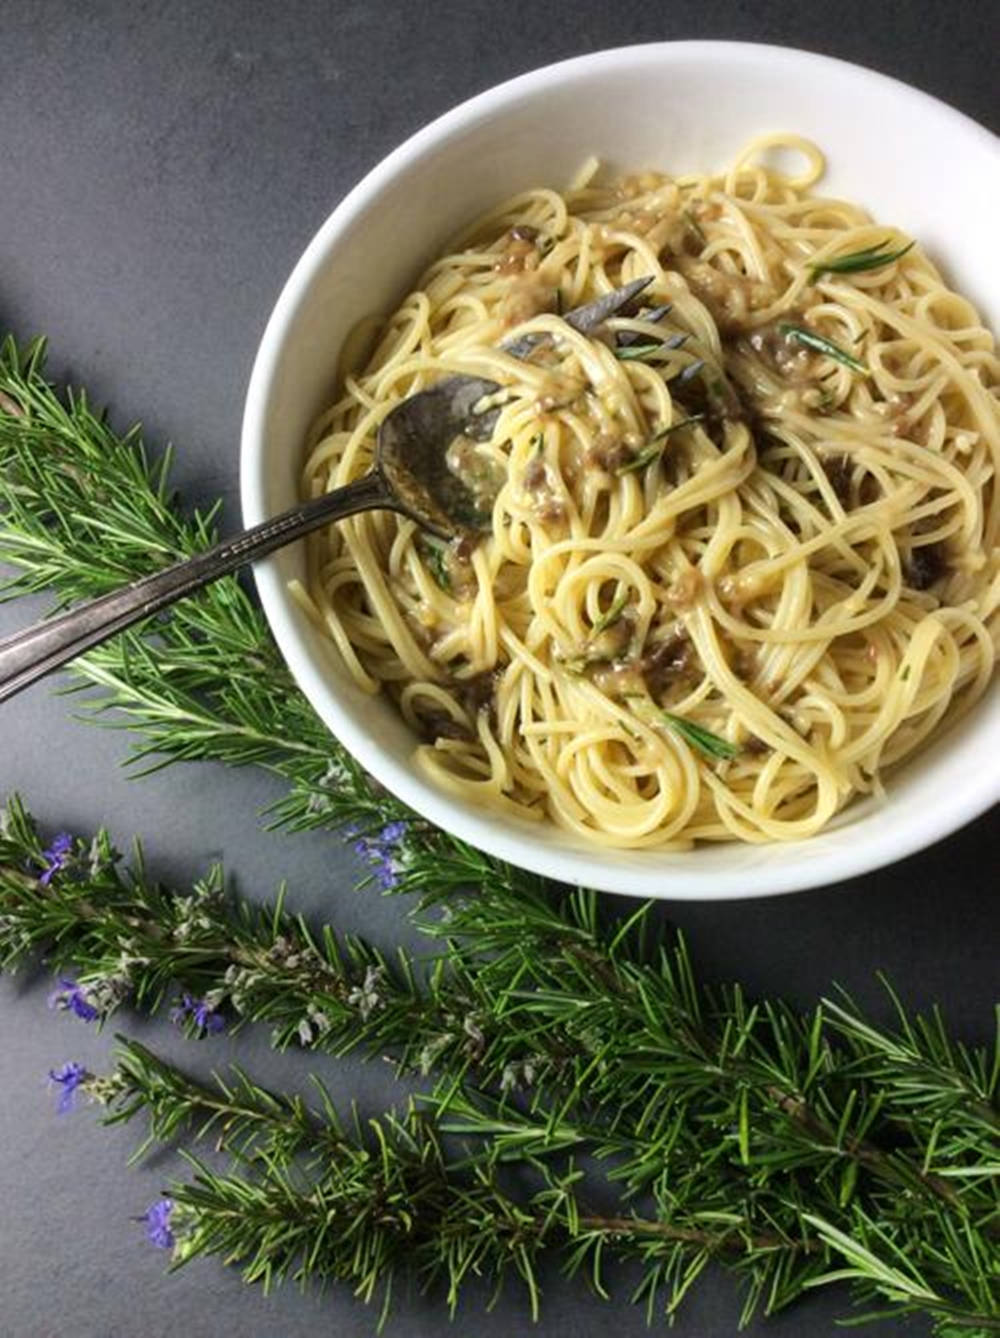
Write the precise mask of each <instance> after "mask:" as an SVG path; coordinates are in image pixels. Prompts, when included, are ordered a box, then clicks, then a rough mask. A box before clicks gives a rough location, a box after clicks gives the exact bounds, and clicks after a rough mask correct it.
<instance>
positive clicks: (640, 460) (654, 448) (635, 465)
mask: <svg viewBox="0 0 1000 1338" xmlns="http://www.w3.org/2000/svg"><path fill="white" fill-rule="evenodd" d="M704 417H705V415H704V414H703V413H696V414H692V415H691V417H690V418H682V419H681V420H680V421H679V422H677V423H671V424H670V426H669V427H664V428H661V429H660V431H659V432H657V433H656V435H655V436H653V437H650V439H649V441H648V442H647V444H646V445H645V446H644V447H643V448H642V450H641V451H640V452H639V454H638V455H637V456H635V458H634V459H632V460H629V461H628V463H627V464H624V465H619V466H618V468H617V469H616V470H615V473H616V474H633V473H635V471H636V470H638V469H645V468H646V466H647V465H648V464H651V463H652V462H653V461H654V460H656V459H658V458H659V456H661V455H662V454H663V443H664V441H665V440H666V438H667V437H669V436H670V434H671V433H672V432H677V431H678V430H679V429H680V428H682V427H690V425H691V424H692V423H700V422H701V420H702V419H703V418H704Z"/></svg>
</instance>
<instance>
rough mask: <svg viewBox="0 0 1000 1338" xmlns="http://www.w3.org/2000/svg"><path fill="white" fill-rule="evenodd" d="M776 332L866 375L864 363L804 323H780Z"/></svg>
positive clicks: (866, 369)
mask: <svg viewBox="0 0 1000 1338" xmlns="http://www.w3.org/2000/svg"><path fill="white" fill-rule="evenodd" d="M778 333H779V334H783V335H784V336H785V338H786V339H791V340H792V341H793V342H794V343H796V344H801V345H802V346H803V347H804V348H809V349H812V350H813V352H815V353H824V354H825V355H826V356H827V357H828V358H832V359H833V360H834V362H839V363H843V365H844V366H845V367H850V369H851V371H852V372H858V373H860V374H861V375H862V376H868V375H869V370H868V368H867V367H866V366H865V364H864V363H863V362H861V361H859V359H857V358H855V357H854V356H853V354H850V353H848V352H847V351H846V349H842V348H841V347H840V345H839V344H835V343H834V342H833V340H832V339H827V337H826V336H825V335H821V334H818V333H817V331H815V330H808V329H806V327H805V326H804V325H789V324H786V323H782V324H781V325H779V326H778Z"/></svg>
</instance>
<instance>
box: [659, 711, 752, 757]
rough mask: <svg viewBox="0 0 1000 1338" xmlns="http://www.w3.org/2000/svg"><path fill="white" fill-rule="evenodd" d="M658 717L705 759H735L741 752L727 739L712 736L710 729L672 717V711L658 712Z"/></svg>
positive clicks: (715, 735)
mask: <svg viewBox="0 0 1000 1338" xmlns="http://www.w3.org/2000/svg"><path fill="white" fill-rule="evenodd" d="M660 715H661V716H662V717H663V719H664V720H665V721H666V722H667V724H668V725H669V726H670V728H671V729H672V730H673V731H674V732H675V733H676V734H679V735H680V737H681V738H682V739H684V740H685V742H686V743H689V744H690V745H691V747H692V748H695V749H697V751H698V752H699V753H703V754H704V756H705V757H714V758H727V759H728V758H730V757H736V756H737V754H738V753H739V752H740V751H741V750H740V748H739V746H738V745H737V744H735V743H730V742H729V740H728V739H720V738H719V736H718V734H713V733H712V731H711V730H710V729H705V728H704V727H703V726H702V725H696V724H694V722H693V721H691V720H685V718H684V717H683V716H682V715H674V713H673V712H672V711H663V710H661V711H660Z"/></svg>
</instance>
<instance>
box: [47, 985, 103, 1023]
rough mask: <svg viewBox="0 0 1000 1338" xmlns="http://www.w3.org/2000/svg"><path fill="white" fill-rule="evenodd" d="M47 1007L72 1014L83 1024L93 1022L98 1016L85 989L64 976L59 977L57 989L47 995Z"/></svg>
mask: <svg viewBox="0 0 1000 1338" xmlns="http://www.w3.org/2000/svg"><path fill="white" fill-rule="evenodd" d="M49 1007H50V1008H61V1009H63V1010H64V1011H65V1012H67V1013H73V1014H74V1015H75V1016H76V1017H78V1018H80V1020H81V1021H83V1022H93V1021H94V1019H95V1018H96V1017H97V1016H98V1010H97V1009H96V1008H95V1007H94V1005H93V1002H92V1001H91V999H90V997H89V995H88V992H87V989H86V987H85V986H83V985H78V984H77V983H76V981H75V980H70V979H69V978H68V977H66V976H60V978H59V988H58V989H56V990H53V991H52V993H51V994H50V995H49Z"/></svg>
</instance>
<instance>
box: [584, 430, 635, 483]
mask: <svg viewBox="0 0 1000 1338" xmlns="http://www.w3.org/2000/svg"><path fill="white" fill-rule="evenodd" d="M634 458H635V451H634V450H633V449H632V447H631V446H628V445H627V444H626V442H625V441H624V439H623V438H622V437H619V436H615V435H614V433H611V432H599V433H598V434H597V436H596V437H595V438H594V444H593V445H592V446H591V447H590V449H589V450H588V452H587V455H586V463H587V464H588V465H589V466H590V467H591V468H594V469H603V470H604V472H605V473H606V474H613V473H614V472H615V470H617V469H621V467H622V466H623V465H627V464H628V463H629V462H630V461H631V460H633V459H634Z"/></svg>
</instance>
